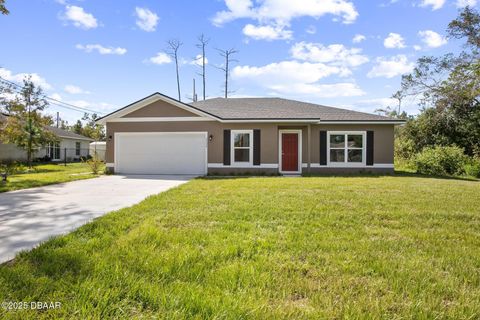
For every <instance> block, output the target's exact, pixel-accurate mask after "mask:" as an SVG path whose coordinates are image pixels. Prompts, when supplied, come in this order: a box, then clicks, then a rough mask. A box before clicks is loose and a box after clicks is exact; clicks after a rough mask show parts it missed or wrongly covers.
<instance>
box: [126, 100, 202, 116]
mask: <svg viewBox="0 0 480 320" xmlns="http://www.w3.org/2000/svg"><path fill="white" fill-rule="evenodd" d="M137 117H199V115H198V114H195V113H193V112H191V111H187V110H185V109H182V108H179V107H178V106H175V105H173V104H171V103H168V102H166V101H164V100H157V101H154V102H152V103H150V104H147V105H146V106H144V107H141V108H140V109H136V110H134V111H132V112H129V113H127V114H126V115H123V116H122V118H137Z"/></svg>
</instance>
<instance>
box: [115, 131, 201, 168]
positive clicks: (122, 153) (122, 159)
mask: <svg viewBox="0 0 480 320" xmlns="http://www.w3.org/2000/svg"><path fill="white" fill-rule="evenodd" d="M206 161H207V133H206V132H142V133H140V132H138V133H137V132H135V133H131V132H128V133H122V132H119V133H115V172H117V173H123V174H202V175H203V174H206V173H207V172H206V171H207V163H206Z"/></svg>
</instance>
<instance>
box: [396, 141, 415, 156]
mask: <svg viewBox="0 0 480 320" xmlns="http://www.w3.org/2000/svg"><path fill="white" fill-rule="evenodd" d="M414 155H415V143H414V142H413V140H411V139H408V138H404V137H396V138H395V158H396V159H403V160H407V161H408V160H410V159H412V158H413V157H414Z"/></svg>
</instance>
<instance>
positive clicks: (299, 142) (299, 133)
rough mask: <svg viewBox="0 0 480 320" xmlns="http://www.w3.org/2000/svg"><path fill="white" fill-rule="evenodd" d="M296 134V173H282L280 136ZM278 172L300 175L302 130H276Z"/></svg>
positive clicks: (287, 172)
mask: <svg viewBox="0 0 480 320" xmlns="http://www.w3.org/2000/svg"><path fill="white" fill-rule="evenodd" d="M284 133H296V134H297V135H298V169H297V171H283V170H282V134H284ZM278 164H279V166H278V171H279V172H280V173H286V174H301V173H302V130H301V129H280V130H278Z"/></svg>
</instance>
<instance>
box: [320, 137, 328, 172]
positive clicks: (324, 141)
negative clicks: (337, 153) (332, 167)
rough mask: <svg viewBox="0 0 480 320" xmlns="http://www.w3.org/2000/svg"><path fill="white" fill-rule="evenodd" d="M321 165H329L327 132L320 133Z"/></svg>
mask: <svg viewBox="0 0 480 320" xmlns="http://www.w3.org/2000/svg"><path fill="white" fill-rule="evenodd" d="M320 165H321V166H326V165H327V131H320Z"/></svg>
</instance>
